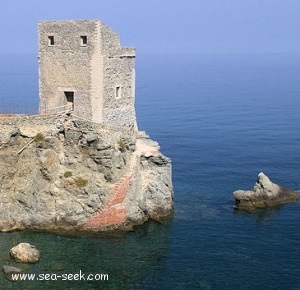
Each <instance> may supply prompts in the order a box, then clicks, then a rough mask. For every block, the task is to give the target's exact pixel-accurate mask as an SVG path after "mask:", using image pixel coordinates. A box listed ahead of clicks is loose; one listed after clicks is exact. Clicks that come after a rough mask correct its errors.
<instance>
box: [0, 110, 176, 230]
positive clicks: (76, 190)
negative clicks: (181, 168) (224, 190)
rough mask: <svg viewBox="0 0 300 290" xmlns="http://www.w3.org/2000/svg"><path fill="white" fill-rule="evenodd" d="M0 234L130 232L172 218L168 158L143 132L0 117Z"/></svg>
mask: <svg viewBox="0 0 300 290" xmlns="http://www.w3.org/2000/svg"><path fill="white" fill-rule="evenodd" d="M0 197H1V199H0V231H11V230H21V229H36V230H50V231H51V230H86V231H90V230H92V231H93V230H95V231H102V230H112V229H131V228H132V227H133V226H135V225H141V224H143V223H144V222H145V221H147V220H148V219H153V220H159V219H161V218H165V217H168V216H170V215H172V212H173V188H172V178H171V161H170V159H169V158H167V157H165V156H164V155H162V154H161V153H160V152H159V146H158V143H157V142H154V141H152V140H151V139H149V136H147V135H146V134H145V133H144V132H132V129H122V130H120V128H114V127H109V126H107V125H103V124H97V123H93V122H91V121H88V120H84V119H82V118H79V117H76V116H73V115H70V114H61V115H57V114H53V115H40V116H19V117H17V116H10V117H9V116H8V117H7V118H5V117H3V116H2V118H0Z"/></svg>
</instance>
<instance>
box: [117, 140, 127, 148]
mask: <svg viewBox="0 0 300 290" xmlns="http://www.w3.org/2000/svg"><path fill="white" fill-rule="evenodd" d="M118 146H119V149H120V150H121V151H122V150H124V149H125V148H126V143H125V142H124V141H123V140H119V141H118Z"/></svg>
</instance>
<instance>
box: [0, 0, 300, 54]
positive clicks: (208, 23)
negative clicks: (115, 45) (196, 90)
mask: <svg viewBox="0 0 300 290" xmlns="http://www.w3.org/2000/svg"><path fill="white" fill-rule="evenodd" d="M0 14H1V17H0V24H1V30H0V36H1V45H0V52H30V53H36V52H37V21H39V20H65V19H99V20H102V21H103V22H104V23H106V24H107V25H109V26H110V27H111V28H113V29H114V30H115V31H117V32H118V33H119V34H120V36H121V44H122V45H123V46H134V47H136V48H137V53H151V52H174V53H177V52H183V53H195V52H200V53H201V52H300V0H184V1H182V0H126V1H125V0H1V4H0Z"/></svg>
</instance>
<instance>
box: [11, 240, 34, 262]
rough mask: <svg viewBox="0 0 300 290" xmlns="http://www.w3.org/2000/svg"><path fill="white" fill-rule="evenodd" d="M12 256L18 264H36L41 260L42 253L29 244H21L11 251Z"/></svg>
mask: <svg viewBox="0 0 300 290" xmlns="http://www.w3.org/2000/svg"><path fill="white" fill-rule="evenodd" d="M9 254H10V256H11V257H12V258H13V259H14V260H15V261H16V262H22V263H36V262H37V261H39V259H40V252H39V250H37V248H36V247H35V246H33V245H30V244H29V243H20V244H18V245H17V246H15V247H13V248H11V249H10V252H9Z"/></svg>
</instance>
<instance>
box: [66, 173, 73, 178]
mask: <svg viewBox="0 0 300 290" xmlns="http://www.w3.org/2000/svg"><path fill="white" fill-rule="evenodd" d="M72 175H73V172H72V171H66V172H65V173H64V177H65V178H68V177H71V176H72Z"/></svg>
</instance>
